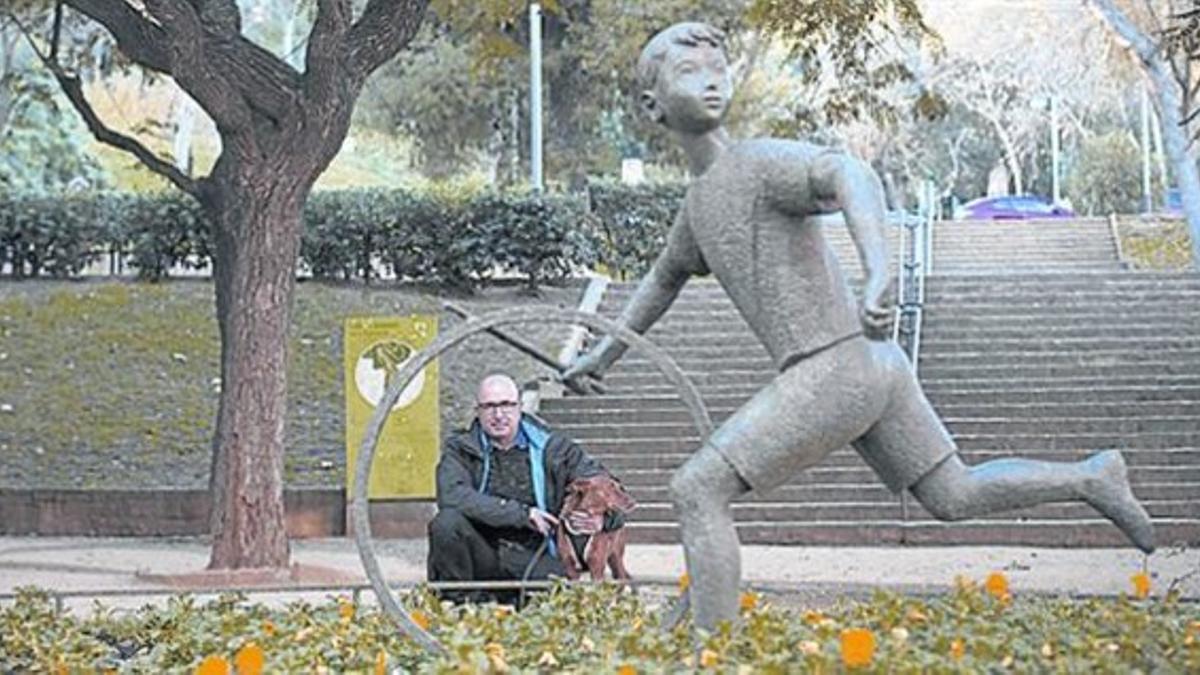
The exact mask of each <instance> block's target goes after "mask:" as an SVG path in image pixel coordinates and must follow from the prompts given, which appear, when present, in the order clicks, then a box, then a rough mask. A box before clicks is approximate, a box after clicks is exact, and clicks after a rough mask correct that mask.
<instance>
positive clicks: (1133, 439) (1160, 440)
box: [579, 430, 1196, 455]
mask: <svg viewBox="0 0 1200 675" xmlns="http://www.w3.org/2000/svg"><path fill="white" fill-rule="evenodd" d="M579 440H580V441H581V442H584V443H585V444H586V445H587V447H588V449H589V450H590V451H592V452H595V453H597V454H601V455H607V454H647V453H690V452H692V451H694V450H696V449H697V448H698V447H700V439H699V437H698V436H696V435H695V432H694V431H691V430H689V431H688V434H687V435H681V436H669V437H663V436H659V437H651V436H639V437H629V438H613V437H612V436H611V435H610V434H604V433H599V432H597V436H596V437H591V438H587V439H583V438H579ZM954 440H955V442H956V443H957V444H958V447H959V448H960V449H962V450H968V451H970V450H1007V451H1014V452H1016V453H1017V454H1019V455H1023V454H1025V452H1026V451H1028V450H1029V449H1031V448H1047V449H1061V450H1087V451H1095V450H1102V449H1108V448H1114V449H1118V450H1125V449H1137V450H1141V449H1143V448H1146V449H1156V450H1161V449H1167V448H1190V447H1195V445H1196V433H1195V432H1162V433H1140V434H1124V433H1081V432H1072V433H1005V434H989V433H980V434H959V435H956V436H955V438H954Z"/></svg>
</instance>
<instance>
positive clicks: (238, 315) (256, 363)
mask: <svg viewBox="0 0 1200 675" xmlns="http://www.w3.org/2000/svg"><path fill="white" fill-rule="evenodd" d="M272 175H274V176H278V177H281V178H282V177H284V176H286V175H287V174H286V172H278V173H275V174H272V172H270V171H268V170H264V169H263V168H262V167H258V168H251V167H245V168H244V169H243V170H241V171H230V172H228V173H226V172H224V171H221V170H220V169H218V170H217V171H215V172H214V178H216V179H217V180H216V181H215V182H214V184H212V185H211V187H210V189H211V190H212V192H211V199H210V200H209V201H210V217H211V218H212V220H213V230H214V235H215V237H214V238H215V241H216V256H215V262H214V270H213V272H214V274H213V276H214V280H215V282H216V303H217V321H218V324H219V326H220V332H221V396H220V403H219V407H218V412H217V429H216V434H215V436H214V439H213V444H214V447H213V473H212V477H211V482H210V495H211V496H212V520H211V525H212V535H213V547H212V557H211V558H210V560H209V567H210V568H254V567H285V566H286V565H287V564H288V560H289V551H288V539H287V531H286V528H285V521H284V510H283V453H284V437H283V431H284V420H285V417H286V409H287V380H286V375H287V373H286V366H287V332H288V322H289V319H290V316H291V298H292V292H293V290H294V288H295V278H296V274H295V272H296V270H295V268H296V260H297V256H298V254H299V247H300V229H301V228H300V226H301V217H302V211H303V206H304V200H305V197H306V196H307V189H304V188H299V187H298V186H297V185H296V184H295V183H292V184H290V185H289V184H285V183H287V181H284V180H270V179H268V180H264V179H263V176H272ZM218 176H220V178H218ZM226 176H228V177H226ZM301 193H303V194H301Z"/></svg>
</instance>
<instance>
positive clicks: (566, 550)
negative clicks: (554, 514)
mask: <svg viewBox="0 0 1200 675" xmlns="http://www.w3.org/2000/svg"><path fill="white" fill-rule="evenodd" d="M636 506H637V502H635V501H634V500H633V497H630V496H629V494H628V493H627V492H625V488H623V487H621V484H620V483H618V482H617V481H616V480H614V479H613V478H612V477H611V476H606V475H604V474H600V475H597V476H589V477H587V478H580V479H578V480H575V481H573V482H572V483H571V484H570V485H568V486H567V495H566V497H565V498H564V499H563V506H562V513H561V514H560V517H559V521H558V550H559V555H560V556H561V557H562V562H563V568H564V569H565V570H566V573H567V577H568V578H570V579H578V578H579V575H580V574H581V573H582V572H583V570H584V566H585V565H586V568H587V570H588V571H589V572H591V574H592V580H593V581H600V580H602V579H604V565H605V563H607V564H608V566H609V568H611V569H612V573H613V578H614V579H629V578H630V576H629V571H628V570H626V569H625V540H626V539H627V538H628V535H627V534H626V532H625V528H624V527H619V528H617V529H615V530H612V531H611V532H603V531H601V532H597V533H595V534H593V535H591V536H590V537H589V536H588V535H586V534H578V533H575V532H571V531H570V529H569V526H568V517H569V515H570V514H572V513H575V512H579V511H582V512H583V513H586V514H588V515H589V516H593V517H599V519H600V520H603V519H604V515H605V514H606V513H608V512H610V511H619V512H621V513H629V512H630V511H632V510H633V509H634V507H636ZM584 539H586V543H583V541H584ZM577 544H579V546H577ZM581 551H582V552H581ZM580 556H582V557H583V561H584V563H583V564H581V563H580V561H579V559H580Z"/></svg>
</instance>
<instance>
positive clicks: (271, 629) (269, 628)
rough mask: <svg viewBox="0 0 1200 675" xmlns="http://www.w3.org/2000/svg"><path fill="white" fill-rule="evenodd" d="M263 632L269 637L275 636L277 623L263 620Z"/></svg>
mask: <svg viewBox="0 0 1200 675" xmlns="http://www.w3.org/2000/svg"><path fill="white" fill-rule="evenodd" d="M262 632H263V635H266V636H267V637H275V624H273V623H271V622H270V621H265V620H264V621H263V622H262Z"/></svg>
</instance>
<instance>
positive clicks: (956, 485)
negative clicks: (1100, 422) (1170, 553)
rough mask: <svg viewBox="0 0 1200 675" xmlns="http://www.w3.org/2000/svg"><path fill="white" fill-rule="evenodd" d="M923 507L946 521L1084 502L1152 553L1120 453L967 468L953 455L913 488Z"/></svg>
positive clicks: (1149, 531) (1149, 529)
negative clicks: (1075, 460)
mask: <svg viewBox="0 0 1200 675" xmlns="http://www.w3.org/2000/svg"><path fill="white" fill-rule="evenodd" d="M912 493H913V495H914V496H915V497H916V498H917V500H918V501H920V502H921V504H922V505H923V506H924V507H925V508H926V509H928V510H929V512H930V513H932V514H933V515H934V516H936V517H937V518H940V519H942V520H962V519H965V518H972V517H974V516H979V515H983V514H986V513H992V512H994V511H1003V510H1006V509H1015V508H1021V507H1028V506H1034V505H1037V504H1044V503H1047V502H1064V501H1085V502H1087V503H1088V504H1090V505H1091V506H1092V507H1093V508H1095V509H1096V510H1097V511H1099V512H1100V513H1101V514H1103V515H1104V516H1105V517H1106V518H1108V519H1109V520H1111V521H1113V523H1114V524H1116V526H1117V527H1119V528H1121V531H1122V532H1124V533H1125V535H1126V536H1128V537H1129V539H1130V541H1132V542H1133V543H1134V545H1136V546H1137V547H1138V548H1140V549H1142V550H1143V551H1145V552H1147V553H1149V552H1151V551H1153V550H1154V527H1153V525H1152V524H1151V522H1150V516H1149V514H1147V513H1146V509H1144V508H1142V505H1141V504H1140V503H1138V501H1137V498H1136V497H1134V495H1133V491H1132V490H1130V488H1129V478H1128V474H1127V471H1126V468H1125V460H1124V458H1123V457H1121V453H1119V452H1117V451H1116V450H1109V451H1107V452H1100V453H1097V454H1095V455H1093V456H1092V457H1090V458H1088V459H1086V460H1083V461H1080V462H1044V461H1036V460H1029V459H997V460H992V461H990V462H984V463H982V464H978V465H975V466H967V465H966V464H964V463H963V462H962V460H961V459H960V458H959V457H958V456H957V455H954V456H952V457H950V458H948V459H947V460H946V461H944V462H942V463H941V464H939V465H938V466H937V468H935V469H934V470H933V471H931V472H930V473H928V474H927V475H926V476H925V477H923V478H922V479H921V480H919V481H918V482H917V483H916V484H915V485H913V486H912Z"/></svg>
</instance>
